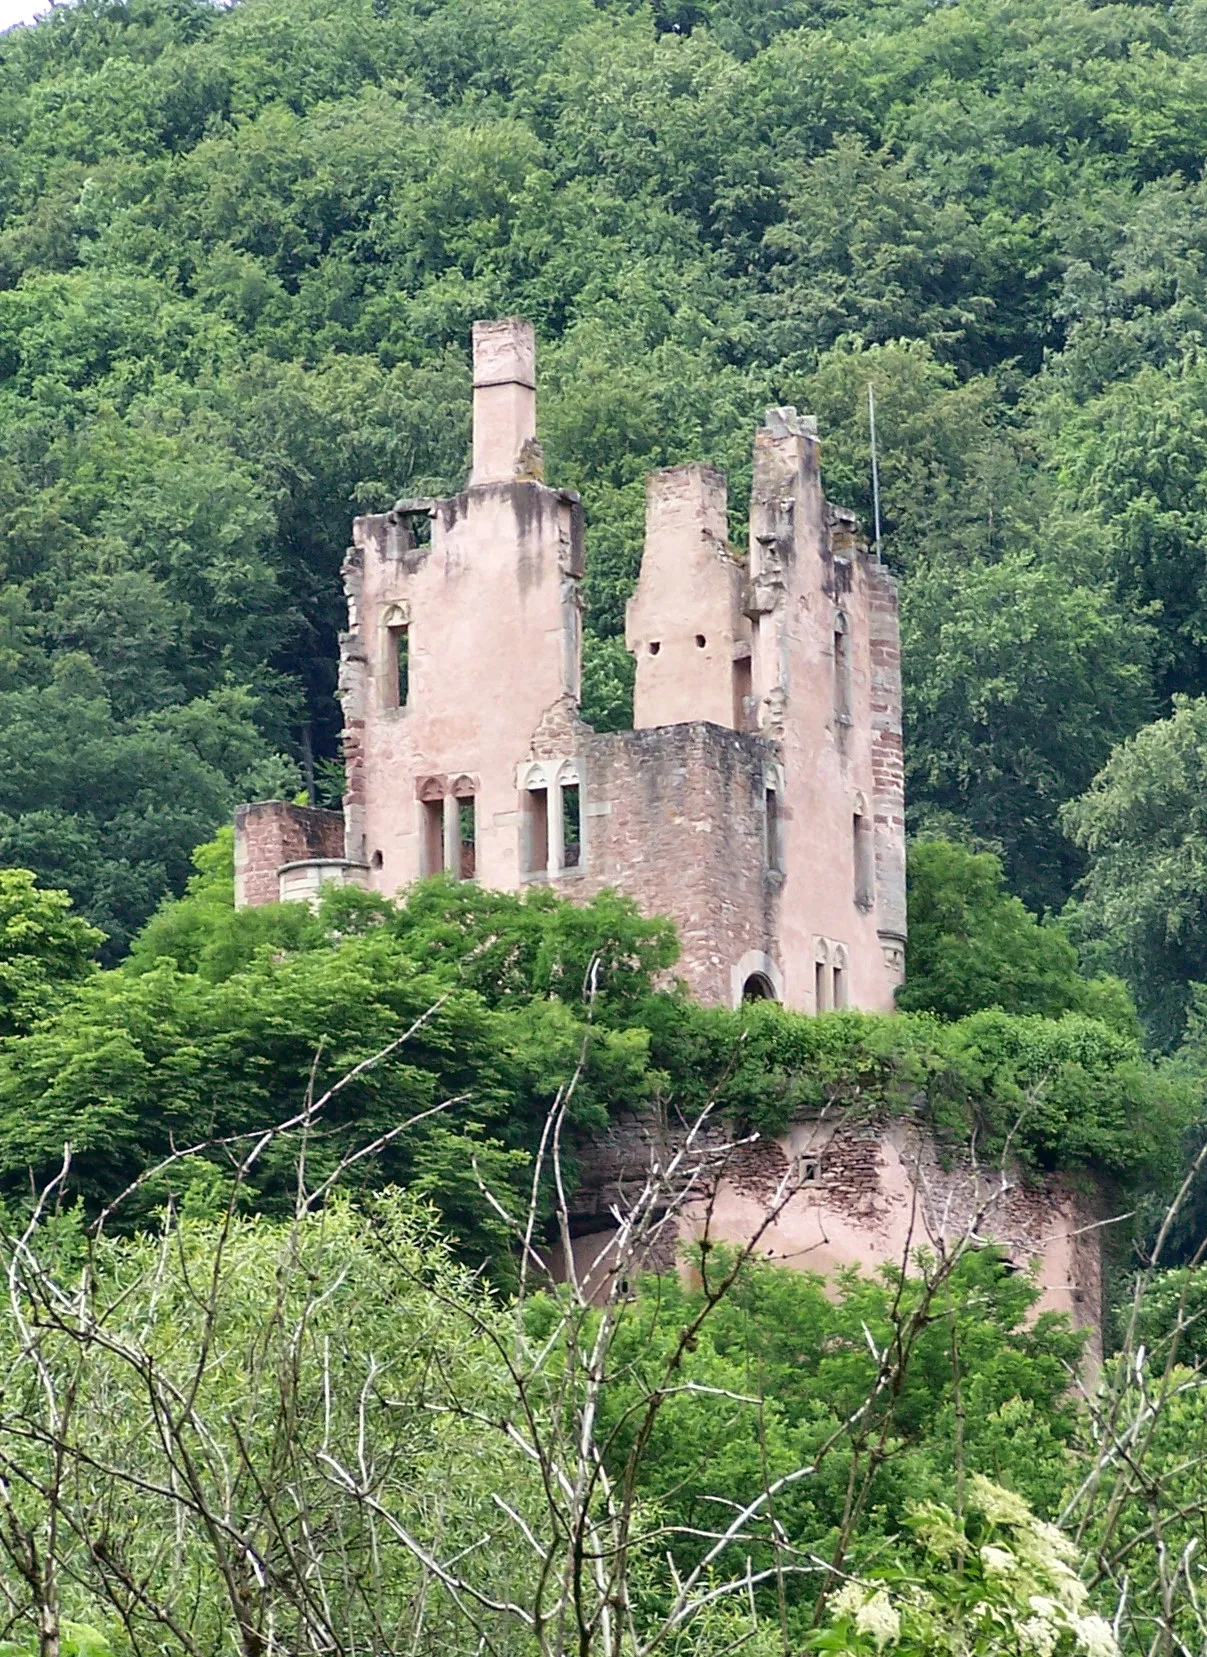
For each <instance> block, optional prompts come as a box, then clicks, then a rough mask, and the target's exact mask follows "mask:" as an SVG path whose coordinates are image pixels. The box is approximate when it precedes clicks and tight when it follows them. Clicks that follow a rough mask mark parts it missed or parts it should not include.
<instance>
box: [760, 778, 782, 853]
mask: <svg viewBox="0 0 1207 1657" xmlns="http://www.w3.org/2000/svg"><path fill="white" fill-rule="evenodd" d="M765 798H766V836H767V843H766V845H765V847H764V853H765V855H766V860H767V867H768V868H769V869H776V870H778V869H779V867H780V807H779V797H778V796H777V794H776V792H775V789H774V788H769V789H768V790H767V792H766V797H765Z"/></svg>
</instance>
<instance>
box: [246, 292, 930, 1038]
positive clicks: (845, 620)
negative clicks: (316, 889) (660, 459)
mask: <svg viewBox="0 0 1207 1657" xmlns="http://www.w3.org/2000/svg"><path fill="white" fill-rule="evenodd" d="M535 384H536V374H535V346H534V340H533V333H532V329H531V326H530V325H529V324H528V323H525V322H523V321H520V320H518V319H515V318H511V319H505V320H503V321H497V322H488V323H477V324H475V326H474V439H473V441H474V449H473V467H472V471H471V474H470V481H469V484H468V486H467V487H466V489H465V491H464V492H463V493H462V494H460V495H457V496H455V497H453V498H451V499H446V500H440V501H419V500H412V501H400V502H399V503H398V504H397V505H396V507H395V509H394V510H393V511H392V512H388V513H382V514H377V515H374V516H371V517H365V518H360V519H358V520H357V522H356V524H355V526H354V542H353V546H352V547H351V548H350V550H349V552H348V555H347V558H346V560H345V563H344V577H345V586H346V592H347V598H348V630H347V632H346V633H345V634H344V635H343V638H342V640H341V668H340V696H341V700H342V704H343V711H344V751H345V761H346V767H347V777H348V783H347V793H346V796H345V802H344V819H345V837H344V839H345V855H346V856H347V858H348V859H349V860H350V862H351V863H352V864H354V865H360V864H363V865H365V870H366V872H365V879H366V880H367V882H368V884H369V885H370V886H371V887H373V888H374V889H375V890H378V891H382V892H386V893H391V894H392V893H395V892H397V891H399V890H401V889H404V888H405V887H406V886H408V885H409V884H410V883H411V882H413V881H415V880H417V879H419V878H420V877H422V876H424V875H428V874H433V873H436V872H438V871H440V870H444V871H447V872H449V873H452V874H453V875H456V876H460V877H462V878H475V879H477V880H479V881H481V882H482V883H483V884H485V885H488V886H492V887H496V888H500V889H504V890H507V889H515V888H517V887H519V886H522V885H524V884H526V883H530V882H551V883H556V884H557V885H558V886H559V887H560V889H561V890H563V891H564V892H566V893H567V894H568V895H571V896H585V895H588V894H589V893H591V892H594V891H598V890H599V889H600V888H601V887H603V886H609V885H614V886H617V887H618V888H619V889H620V890H622V891H624V892H626V893H628V894H629V895H630V896H632V897H633V898H634V900H635V901H636V902H637V903H638V904H639V905H640V906H641V907H642V908H643V909H645V910H646V911H647V912H650V913H665V914H668V915H670V916H671V918H672V919H674V920H675V921H676V923H677V924H678V927H679V931H680V937H681V940H682V945H683V955H682V963H681V970H682V972H683V975H684V977H685V978H686V979H687V981H688V983H689V984H690V985H691V986H692V988H693V989H694V990H695V991H696V993H697V994H699V995H700V996H702V997H703V998H704V999H706V1000H716V1001H723V1002H734V1001H735V1000H738V999H740V998H741V996H742V993H743V986H745V985H751V986H758V987H759V989H760V990H761V991H762V992H763V993H769V994H773V995H775V996H776V998H777V999H780V1000H782V1001H784V1002H786V1003H787V1004H788V1005H789V1006H794V1007H798V1008H801V1009H803V1010H806V1011H813V1010H822V1009H824V1008H826V1007H828V1006H830V1005H839V1006H841V1005H851V1006H859V1007H865V1008H870V1009H878V1010H890V1009H891V1008H892V1005H893V991H894V989H895V987H896V985H897V984H898V983H899V982H900V979H901V973H902V966H903V946H904V933H905V882H904V812H903V805H902V775H903V774H902V763H901V697H900V667H899V659H898V642H897V614H896V592H895V588H894V584H893V582H892V579H891V577H889V576H888V575H887V574H886V573H885V572H884V571H883V570H882V569H881V568H880V567H879V566H878V565H877V564H876V563H875V562H874V560H872V559H870V558H869V557H868V554H867V550H866V547H865V546H864V545H863V544H862V542H860V541H859V539H858V537H857V535H856V532H855V522H854V519H853V517H852V515H851V514H850V513H844V512H841V511H839V510H838V509H836V508H833V507H831V506H829V505H828V504H827V503H826V501H825V500H824V498H823V496H822V492H821V481H820V473H819V469H818V441H817V436H816V432H815V431H814V429H813V424H812V422H811V421H809V420H808V419H805V418H801V417H798V416H797V414H796V412H795V410H792V409H772V410H770V411H769V412H768V415H767V420H766V423H765V424H764V425H763V426H761V427H760V428H759V430H758V432H757V434H756V437H755V456H754V481H753V491H752V497H751V508H750V526H751V527H750V548H749V555H748V558H747V560H746V562H745V563H743V561H742V560H741V559H740V558H739V556H738V555H736V554H735V552H734V550H733V549H732V548H731V547H730V546H729V544H728V540H727V501H726V483H725V478H724V476H723V474H722V473H720V472H718V471H717V470H716V469H715V468H713V467H711V466H707V465H704V464H692V465H688V466H678V467H672V468H670V469H668V470H666V471H662V472H656V473H654V474H652V475H651V477H650V478H649V480H648V484H647V524H646V540H645V550H644V555H643V559H642V566H641V574H640V579H639V581H638V585H637V589H636V591H635V593H634V595H633V598H632V601H631V603H630V605H629V609H628V616H627V624H626V637H627V641H628V644H629V646H630V648H631V649H632V650H633V652H634V654H635V656H636V664H637V672H636V704H635V724H636V727H637V728H636V730H635V731H634V732H632V733H624V734H623V735H621V736H615V737H612V736H609V737H602V736H600V737H597V736H595V734H594V733H592V732H591V731H590V730H589V729H588V728H587V727H586V726H585V725H584V724H583V723H582V721H581V719H580V718H579V714H578V707H579V693H580V654H581V593H580V589H581V581H582V575H583V568H584V546H583V525H582V513H581V508H580V506H579V503H578V499H577V497H576V496H575V495H573V494H572V493H569V492H566V491H559V490H556V489H551V488H548V487H547V486H546V485H545V484H544V482H543V481H542V459H541V451H540V445H539V443H538V442H537V438H536V391H535ZM401 660H405V664H406V668H405V674H403V673H400V668H399V663H400V661H401ZM261 839H262V844H261V845H260V849H259V850H258V851H257V852H256V853H255V857H256V858H259V857H260V856H263V857H265V858H267V857H270V856H271V855H273V854H274V853H275V846H274V845H270V844H269V842H268V841H267V840H264V839H263V837H261ZM282 849H283V851H284V852H285V855H284V856H283V858H282V860H283V861H289V860H290V859H291V855H292V853H291V852H290V850H289V849H288V848H284V846H283V847H282ZM244 853H245V856H244V862H245V864H246V867H245V870H244V879H243V881H242V885H241V892H242V894H243V898H242V901H251V902H264V901H268V898H269V895H270V893H271V895H274V896H275V895H276V888H275V887H274V886H273V882H272V880H271V878H270V876H271V873H272V871H271V870H270V869H269V868H268V867H267V866H265V868H263V869H260V866H259V864H258V863H256V865H255V868H254V869H253V867H252V865H251V863H249V862H248V861H247V859H248V858H249V857H251V853H250V852H249V851H248V849H247V848H246V847H245V848H244ZM253 861H254V859H253ZM310 873H311V874H313V875H314V879H312V880H310V881H309V885H308V884H307V880H308V879H309V876H308V875H307V873H306V872H305V871H302V872H298V873H296V874H295V875H294V877H293V883H292V885H291V887H290V890H291V891H292V890H297V891H298V892H302V891H304V890H306V891H308V890H309V888H310V886H311V885H314V884H315V883H316V881H317V878H318V875H317V873H315V872H314V871H311V872H310Z"/></svg>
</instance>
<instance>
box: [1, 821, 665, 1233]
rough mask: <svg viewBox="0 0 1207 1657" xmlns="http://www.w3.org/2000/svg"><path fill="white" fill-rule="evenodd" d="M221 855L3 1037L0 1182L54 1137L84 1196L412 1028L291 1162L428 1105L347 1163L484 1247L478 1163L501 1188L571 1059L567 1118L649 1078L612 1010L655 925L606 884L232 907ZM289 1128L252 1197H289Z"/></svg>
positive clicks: (592, 1118)
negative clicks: (59, 1005)
mask: <svg viewBox="0 0 1207 1657" xmlns="http://www.w3.org/2000/svg"><path fill="white" fill-rule="evenodd" d="M228 859H229V839H228V838H227V837H225V836H224V837H222V838H221V839H220V840H219V841H218V842H217V843H215V844H214V845H213V846H212V847H209V848H206V849H205V851H204V852H203V853H202V855H201V856H200V857H199V859H198V864H199V868H198V872H197V874H196V875H195V876H194V877H193V883H192V887H191V889H190V891H189V892H188V893H187V894H186V896H185V897H184V898H182V899H180V900H179V901H178V902H176V903H174V904H171V905H169V906H168V907H167V908H166V909H164V910H163V911H161V912H160V914H159V915H157V916H156V917H155V918H154V920H153V921H152V922H151V924H150V926H149V927H148V929H147V932H146V933H145V934H144V936H143V937H142V938H141V939H140V940H139V944H138V947H137V948H136V950H135V951H134V954H133V956H132V958H131V960H130V962H129V963H128V964H127V965H126V966H125V967H123V968H122V969H120V970H117V971H113V972H109V973H102V974H99V975H97V976H95V977H94V978H93V979H92V980H91V981H89V982H86V983H85V984H84V985H83V986H82V987H81V988H80V990H79V992H78V994H76V995H75V997H74V998H73V999H72V1001H71V1003H70V1005H69V1006H67V1007H65V1008H64V1009H63V1010H62V1012H61V1013H59V1014H58V1015H57V1016H54V1017H51V1018H48V1019H46V1020H44V1021H43V1022H42V1023H41V1024H40V1026H39V1027H38V1029H37V1031H36V1032H35V1033H34V1034H32V1035H30V1036H29V1037H28V1038H27V1039H26V1040H25V1041H23V1042H21V1043H15V1044H10V1046H9V1048H8V1051H7V1052H6V1053H4V1054H2V1055H0V1179H3V1180H5V1182H6V1183H7V1184H8V1185H9V1188H10V1189H12V1190H17V1189H19V1188H20V1186H21V1184H22V1182H23V1181H24V1180H27V1178H28V1171H29V1170H33V1171H35V1177H40V1176H45V1175H46V1174H47V1173H48V1172H49V1171H51V1169H52V1167H53V1165H54V1163H55V1162H56V1161H57V1159H58V1158H59V1157H60V1156H61V1154H62V1145H63V1143H64V1142H65V1141H66V1140H68V1139H69V1140H70V1141H71V1144H72V1148H73V1163H72V1189H73V1190H75V1191H78V1192H79V1193H81V1194H82V1195H83V1196H84V1197H85V1199H86V1200H87V1201H88V1203H89V1204H90V1205H91V1206H93V1207H96V1206H99V1205H100V1204H101V1203H103V1202H104V1201H105V1200H106V1198H107V1197H111V1196H113V1195H114V1194H115V1193H116V1192H117V1191H118V1190H120V1189H121V1188H122V1187H123V1186H124V1185H125V1184H126V1183H127V1182H128V1181H129V1180H130V1179H131V1178H133V1177H135V1176H136V1175H137V1174H138V1173H139V1172H140V1170H142V1169H143V1168H144V1167H146V1166H147V1165H148V1164H151V1163H154V1162H156V1161H157V1160H159V1159H160V1158H162V1157H164V1156H166V1155H168V1154H169V1153H170V1151H171V1150H172V1149H173V1147H178V1146H181V1145H186V1144H190V1143H197V1142H200V1141H203V1140H206V1139H209V1138H213V1137H225V1136H229V1135H232V1134H241V1133H244V1134H246V1133H254V1132H256V1131H258V1130H259V1129H261V1128H263V1127H265V1126H268V1125H270V1124H274V1123H279V1122H283V1121H287V1120H290V1119H291V1118H293V1117H294V1116H296V1115H297V1114H298V1113H299V1112H300V1111H301V1110H302V1109H303V1107H304V1104H305V1102H306V1100H307V1099H308V1098H311V1099H314V1098H319V1097H321V1096H322V1095H323V1094H324V1092H325V1091H326V1090H328V1089H329V1088H331V1087H332V1085H333V1084H335V1083H336V1082H338V1081H340V1080H341V1078H342V1077H344V1076H345V1075H346V1073H347V1072H348V1071H350V1070H351V1069H352V1068H353V1067H354V1066H356V1065H358V1064H360V1063H362V1062H363V1061H365V1060H367V1059H370V1058H371V1057H372V1056H373V1055H374V1054H376V1053H378V1052H380V1051H381V1050H382V1049H384V1048H386V1047H387V1046H388V1045H389V1044H390V1043H392V1042H395V1041H396V1040H397V1038H399V1037H401V1036H402V1035H403V1034H404V1032H406V1031H407V1030H408V1029H409V1028H411V1027H412V1026H415V1028H414V1031H413V1034H412V1035H411V1036H410V1038H409V1039H408V1040H407V1041H406V1042H404V1043H403V1045H402V1046H401V1047H399V1048H398V1049H397V1051H396V1052H394V1053H392V1054H390V1055H389V1056H388V1057H387V1058H386V1059H385V1060H384V1061H383V1062H381V1063H379V1064H377V1065H375V1066H374V1067H372V1068H371V1069H369V1070H367V1071H365V1072H364V1073H363V1074H361V1075H360V1076H359V1077H358V1078H357V1079H356V1080H355V1082H353V1083H352V1084H351V1085H349V1086H347V1087H345V1088H343V1089H342V1090H341V1091H339V1092H338V1094H337V1095H336V1096H335V1097H334V1098H332V1100H331V1101H330V1102H329V1103H328V1104H327V1105H326V1106H325V1108H324V1110H323V1112H322V1115H321V1127H320V1128H319V1129H318V1130H317V1131H316V1133H315V1135H314V1139H313V1143H312V1144H311V1146H310V1149H309V1151H308V1156H307V1162H308V1168H309V1172H310V1177H311V1179H312V1181H313V1183H314V1184H315V1185H317V1184H319V1183H321V1181H322V1180H323V1179H324V1178H326V1177H327V1176H328V1175H329V1174H330V1173H331V1172H332V1171H333V1170H334V1169H335V1167H336V1166H337V1165H338V1164H339V1162H340V1160H341V1159H342V1158H344V1157H346V1156H348V1155H350V1154H353V1153H354V1152H355V1151H356V1150H357V1149H358V1148H359V1147H361V1146H362V1145H366V1144H368V1143H370V1142H371V1141H373V1140H375V1139H377V1138H378V1137H379V1136H380V1135H384V1134H389V1133H390V1132H391V1130H396V1129H397V1127H398V1125H399V1124H400V1123H401V1122H403V1121H405V1120H407V1119H408V1118H410V1117H411V1116H418V1115H421V1114H423V1113H427V1112H435V1114H431V1115H428V1116H426V1118H425V1120H424V1121H423V1122H422V1123H420V1124H418V1125H417V1126H416V1127H415V1128H414V1129H412V1130H410V1131H409V1132H408V1133H407V1134H405V1135H403V1136H401V1137H394V1138H393V1139H391V1141H390V1143H389V1144H388V1146H387V1147H386V1148H384V1149H383V1150H382V1152H381V1154H380V1156H378V1157H377V1158H375V1159H373V1160H372V1161H370V1162H364V1163H361V1164H358V1165H357V1166H358V1169H359V1174H355V1173H354V1175H353V1176H352V1177H353V1179H354V1180H355V1179H356V1178H357V1177H359V1178H361V1179H363V1178H371V1179H372V1180H374V1181H380V1180H381V1179H383V1178H386V1179H394V1180H397V1181H399V1182H401V1183H404V1184H406V1185H407V1187H408V1188H409V1189H410V1190H412V1191H413V1192H416V1193H423V1194H425V1195H427V1196H429V1197H431V1199H432V1200H433V1201H435V1202H436V1203H437V1204H438V1205H439V1207H440V1210H441V1213H442V1214H443V1216H444V1220H445V1223H446V1225H447V1226H448V1227H449V1228H450V1229H451V1230H452V1231H454V1232H455V1233H456V1235H457V1236H458V1237H459V1238H460V1240H461V1243H462V1245H463V1246H464V1248H465V1249H466V1251H467V1253H469V1254H471V1255H473V1256H475V1257H480V1256H481V1255H482V1254H484V1253H489V1252H491V1251H492V1250H494V1249H495V1248H496V1247H497V1244H498V1241H499V1236H500V1233H499V1229H498V1226H497V1223H496V1222H495V1221H494V1220H493V1219H492V1217H491V1215H490V1214H489V1212H488V1211H487V1210H486V1209H485V1206H484V1204H483V1202H482V1199H481V1196H480V1192H479V1188H478V1183H477V1179H478V1176H477V1174H476V1173H475V1164H476V1165H477V1168H478V1169H479V1170H480V1172H481V1176H482V1177H483V1178H488V1179H490V1180H491V1181H492V1182H493V1183H494V1185H495V1188H496V1189H498V1190H500V1191H507V1190H512V1191H513V1193H515V1194H516V1195H517V1200H518V1193H519V1191H520V1190H521V1189H522V1187H523V1180H524V1178H525V1168H526V1165H527V1161H528V1157H529V1155H530V1154H531V1152H532V1150H533V1149H534V1147H535V1145H536V1143H537V1141H538V1139H539V1137H540V1133H541V1128H542V1125H543V1122H544V1117H545V1114H546V1111H547V1110H548V1108H549V1105H550V1104H551V1102H552V1100H553V1097H554V1095H555V1093H556V1091H557V1089H558V1087H559V1086H561V1085H562V1084H564V1083H565V1082H566V1081H568V1079H569V1077H570V1076H571V1074H572V1073H573V1071H574V1069H575V1065H576V1063H577V1062H578V1060H579V1058H580V1055H581V1056H582V1057H583V1060H584V1072H583V1075H582V1077H581V1079H580V1084H579V1086H578V1088H577V1089H576V1091H575V1095H574V1100H573V1108H572V1111H571V1114H570V1123H571V1128H572V1130H573V1131H577V1132H585V1131H589V1130H592V1129H598V1128H599V1127H600V1126H601V1125H602V1124H603V1123H604V1122H605V1121H606V1120H607V1111H608V1110H609V1108H611V1109H623V1108H626V1107H629V1108H632V1107H633V1106H635V1105H637V1104H639V1103H640V1102H641V1101H642V1100H643V1099H644V1098H645V1097H646V1095H647V1093H648V1091H649V1088H650V1085H651V1079H652V1078H651V1075H650V1072H649V1062H648V1045H649V1038H648V1035H647V1034H646V1032H645V1031H644V1030H643V1029H642V1028H640V1026H639V1025H637V1024H636V1023H635V1022H634V1021H633V1019H632V1018H631V1016H630V1012H631V1009H632V1008H633V1007H634V1006H636V1005H639V1004H640V1002H641V999H642V998H643V997H644V996H645V995H646V994H648V992H649V988H650V981H651V978H652V975H653V974H654V973H655V972H657V971H659V970H661V969H662V968H663V967H665V966H666V965H668V964H669V962H670V961H671V960H672V959H673V954H674V948H675V945H674V938H673V932H672V930H671V929H670V928H669V927H668V926H667V924H666V923H665V922H647V921H644V920H643V919H642V918H641V917H640V916H639V915H638V914H637V912H636V910H635V909H634V908H633V906H632V905H631V904H630V903H628V902H627V901H626V900H623V899H620V898H617V897H615V896H614V895H611V894H607V893H605V894H602V895H601V896H600V897H598V898H597V899H595V900H594V901H593V902H592V903H591V904H587V905H584V906H582V907H576V906H574V905H571V904H567V903H562V902H560V901H559V900H557V899H556V898H555V897H553V896H552V895H551V894H549V893H548V892H540V893H535V894H533V895H532V897H531V898H530V899H527V900H524V899H520V898H518V897H510V896H505V895H499V894H492V893H487V892H481V891H479V889H478V888H477V887H473V886H469V885H460V884H458V883H456V882H452V881H444V880H441V881H434V882H431V883H430V884H429V885H426V886H420V887H418V888H416V889H415V891H414V892H413V893H412V894H411V896H410V899H409V901H408V902H407V903H406V904H404V905H401V906H399V907H398V908H397V909H395V907H394V906H393V905H391V904H389V903H386V902H384V901H383V900H377V899H373V898H369V897H366V895H365V894H362V893H357V892H352V891H343V892H334V893H332V894H330V895H329V898H328V901H327V904H326V905H325V907H324V910H323V912H322V913H321V914H320V915H319V916H318V917H315V916H313V915H312V914H311V912H310V911H309V909H308V908H306V906H304V905H292V904H286V905H281V906H269V907H267V908H265V909H260V910H251V911H239V912H236V911H235V910H234V909H233V908H232V907H231V904H230V896H229V892H230V887H229V880H230V875H229V862H228ZM592 962H594V963H595V968H594V983H595V996H596V1000H595V1011H596V1013H597V1017H596V1019H595V1021H594V1023H592V1024H590V1025H588V1024H586V1023H584V1021H583V1018H582V1007H583V996H584V986H585V984H586V980H587V976H588V969H589V968H590V967H591V964H592ZM576 1008H577V1009H578V1010H577V1011H575V1009H576ZM26 1106H28V1107H29V1108H28V1110H27V1109H26ZM295 1143H296V1136H295V1137H294V1138H293V1139H291V1138H289V1137H288V1136H286V1138H285V1139H283V1140H282V1141H280V1143H279V1145H278V1146H275V1147H274V1148H273V1150H272V1151H271V1152H270V1153H269V1154H267V1155H266V1157H265V1158H264V1159H263V1160H262V1161H261V1162H260V1163H259V1164H258V1165H257V1170H256V1184H255V1186H254V1188H252V1189H251V1191H250V1192H249V1200H255V1201H256V1202H257V1203H259V1204H261V1205H263V1206H266V1207H268V1208H269V1209H275V1208H279V1207H280V1206H281V1205H282V1204H286V1203H289V1202H291V1201H292V1189H293V1185H292V1181H293V1176H292V1174H291V1172H290V1167H291V1163H290V1158H291V1157H292V1156H293V1154H294V1150H295ZM219 1161H221V1156H219ZM158 1189H159V1188H158V1187H157V1188H156V1191H158Z"/></svg>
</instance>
